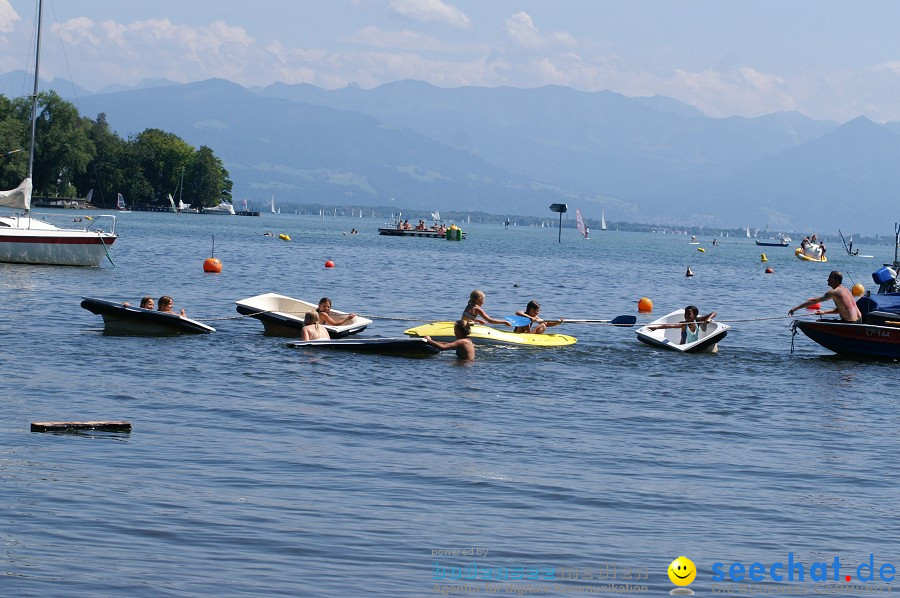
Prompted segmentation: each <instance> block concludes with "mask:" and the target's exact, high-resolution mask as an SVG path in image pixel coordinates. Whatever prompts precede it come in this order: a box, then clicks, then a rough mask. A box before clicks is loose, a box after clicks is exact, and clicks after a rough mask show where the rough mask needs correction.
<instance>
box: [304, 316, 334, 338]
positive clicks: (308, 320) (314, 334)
mask: <svg viewBox="0 0 900 598" xmlns="http://www.w3.org/2000/svg"><path fill="white" fill-rule="evenodd" d="M330 338H331V335H330V334H328V329H327V328H325V327H324V326H319V314H318V312H314V311H308V312H306V315H305V316H303V331H302V332H301V333H300V339H301V340H304V341H320V340H326V341H327V340H329V339H330Z"/></svg>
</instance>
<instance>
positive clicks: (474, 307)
mask: <svg viewBox="0 0 900 598" xmlns="http://www.w3.org/2000/svg"><path fill="white" fill-rule="evenodd" d="M482 305H484V291H481V290H479V289H475V290H474V291H472V292H471V293H469V304H468V305H466V309H464V310H463V313H462V318H461V319H462V320H465V321H467V322H471V323H473V324H488V323H490V324H505V325H506V326H509V325H510V324H509V322H507V321H506V320H498V319H497V318H492V317H491V316H489V315H487V312H485V311H484V309H482V307H481V306H482Z"/></svg>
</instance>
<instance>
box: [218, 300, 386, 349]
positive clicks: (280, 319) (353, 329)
mask: <svg viewBox="0 0 900 598" xmlns="http://www.w3.org/2000/svg"><path fill="white" fill-rule="evenodd" d="M235 304H236V305H237V311H238V313H239V314H243V315H245V316H250V317H251V318H256V319H257V320H259V321H260V322H262V324H263V331H264V334H266V335H269V336H300V334H301V333H302V332H303V318H304V317H305V316H306V313H307V312H310V311H316V308H317V307H318V304H316V303H308V302H306V301H302V300H300V299H294V298H293V297H288V296H286V295H279V294H278V293H264V294H262V295H255V296H253V297H247V298H246V299H241V300H240V301H235ZM328 313H330V314H331V315H332V316H335V317H336V318H340V317H346V316H347V315H349V314H348V313H347V312H343V311H338V310H336V309H332V310H331V311H330V312H328ZM371 323H372V320H369V319H368V318H363V317H362V316H356V317H355V318H353V319H352V320H351V321H350V322H349V323H347V324H344V325H341V326H331V325H323V326H324V327H325V329H326V330H328V334H329V335H330V336H331V338H332V339H338V338H344V337H346V336H350V335H351V334H357V333H359V332H362V331H363V330H365V329H366V327H367V326H368V325H369V324H371Z"/></svg>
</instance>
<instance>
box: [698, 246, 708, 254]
mask: <svg viewBox="0 0 900 598" xmlns="http://www.w3.org/2000/svg"><path fill="white" fill-rule="evenodd" d="M697 251H699V252H700V253H706V250H705V249H703V248H702V247H698V248H697Z"/></svg>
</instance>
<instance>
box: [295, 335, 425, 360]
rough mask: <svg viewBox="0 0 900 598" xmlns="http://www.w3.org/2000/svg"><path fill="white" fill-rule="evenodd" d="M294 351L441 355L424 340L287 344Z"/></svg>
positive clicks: (352, 339) (301, 342)
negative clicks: (325, 350) (315, 350)
mask: <svg viewBox="0 0 900 598" xmlns="http://www.w3.org/2000/svg"><path fill="white" fill-rule="evenodd" d="M287 346H288V347H291V348H294V349H328V350H335V351H350V352H352V353H371V354H377V355H398V356H407V357H425V356H429V355H436V354H438V353H440V352H441V351H440V349H438V348H437V347H433V346H431V345H429V344H428V343H427V342H426V341H425V339H424V338H409V337H400V338H343V339H338V340H317V341H292V342H289V343H288V344H287Z"/></svg>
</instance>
